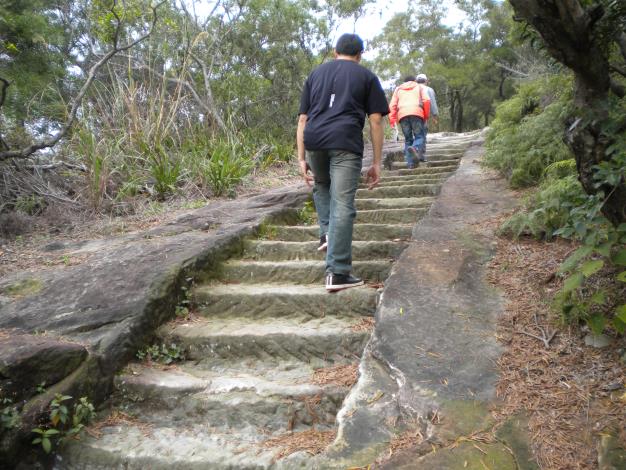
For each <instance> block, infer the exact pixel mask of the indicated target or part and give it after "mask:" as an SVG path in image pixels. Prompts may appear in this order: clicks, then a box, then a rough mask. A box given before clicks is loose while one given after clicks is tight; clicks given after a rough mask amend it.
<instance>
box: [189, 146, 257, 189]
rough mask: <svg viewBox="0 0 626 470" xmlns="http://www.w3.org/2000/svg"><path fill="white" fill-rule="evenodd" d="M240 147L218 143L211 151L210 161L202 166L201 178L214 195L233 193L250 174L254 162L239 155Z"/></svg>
mask: <svg viewBox="0 0 626 470" xmlns="http://www.w3.org/2000/svg"><path fill="white" fill-rule="evenodd" d="M239 151H240V146H239V145H238V144H237V143H235V142H232V141H231V142H229V141H225V140H220V141H217V142H216V143H215V144H213V146H212V148H211V149H210V157H209V159H208V161H205V162H203V165H202V166H201V178H202V180H203V181H204V183H205V185H207V186H208V187H210V188H211V190H212V191H213V194H214V195H216V196H222V195H224V194H228V193H231V194H232V191H233V190H234V188H235V186H237V184H239V182H241V180H242V179H243V177H244V176H246V175H247V174H248V173H250V170H251V169H252V162H251V160H250V159H247V158H245V157H242V156H240V155H239V154H238V152H239Z"/></svg>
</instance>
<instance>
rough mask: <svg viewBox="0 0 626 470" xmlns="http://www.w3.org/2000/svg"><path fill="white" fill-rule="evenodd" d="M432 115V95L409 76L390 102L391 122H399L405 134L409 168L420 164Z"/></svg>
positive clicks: (405, 157)
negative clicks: (420, 156)
mask: <svg viewBox="0 0 626 470" xmlns="http://www.w3.org/2000/svg"><path fill="white" fill-rule="evenodd" d="M429 116H430V97H429V96H428V92H427V91H426V87H425V86H424V85H420V84H419V83H417V82H416V81H415V77H413V76H409V77H406V78H405V79H404V83H402V85H400V86H399V87H397V88H396V89H395V90H394V92H393V96H392V97H391V103H390V104H389V123H390V124H391V127H395V126H396V124H397V123H398V122H399V123H400V127H401V129H402V133H403V134H404V159H405V161H406V166H407V168H413V167H414V166H415V165H419V154H420V149H421V148H422V145H423V143H424V140H425V139H426V135H425V134H424V129H425V128H424V125H425V123H426V121H428V118H429Z"/></svg>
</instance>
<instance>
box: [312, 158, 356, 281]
mask: <svg viewBox="0 0 626 470" xmlns="http://www.w3.org/2000/svg"><path fill="white" fill-rule="evenodd" d="M306 158H307V162H308V164H309V166H310V167H311V171H312V172H313V177H314V181H315V185H314V186H313V201H314V202H315V210H316V211H317V218H318V220H319V224H320V236H321V235H326V236H327V237H328V248H327V250H326V272H327V273H333V274H350V271H351V270H352V228H353V225H354V218H355V217H356V207H355V205H354V196H355V194H356V190H357V187H358V185H359V179H360V177H361V168H362V167H363V159H362V158H361V157H360V156H359V155H356V154H354V153H351V152H347V151H345V150H308V151H307V152H306Z"/></svg>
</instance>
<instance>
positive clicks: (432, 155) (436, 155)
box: [386, 147, 465, 162]
mask: <svg viewBox="0 0 626 470" xmlns="http://www.w3.org/2000/svg"><path fill="white" fill-rule="evenodd" d="M464 153H465V150H463V149H461V150H445V151H443V150H434V149H431V148H430V147H428V148H427V149H426V157H427V158H428V160H430V161H439V160H454V159H459V158H461V157H462V156H463V154H464ZM386 158H387V160H391V161H392V162H402V161H405V160H404V158H405V157H404V152H389V153H388V154H387V156H386Z"/></svg>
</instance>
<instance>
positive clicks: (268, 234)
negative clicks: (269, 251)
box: [257, 224, 277, 240]
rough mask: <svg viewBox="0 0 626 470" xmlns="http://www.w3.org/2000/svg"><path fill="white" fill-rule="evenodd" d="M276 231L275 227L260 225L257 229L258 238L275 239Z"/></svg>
mask: <svg viewBox="0 0 626 470" xmlns="http://www.w3.org/2000/svg"><path fill="white" fill-rule="evenodd" d="M276 234H277V229H276V226H275V225H269V224H262V225H261V227H259V232H258V235H257V236H258V238H259V240H274V239H276Z"/></svg>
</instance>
